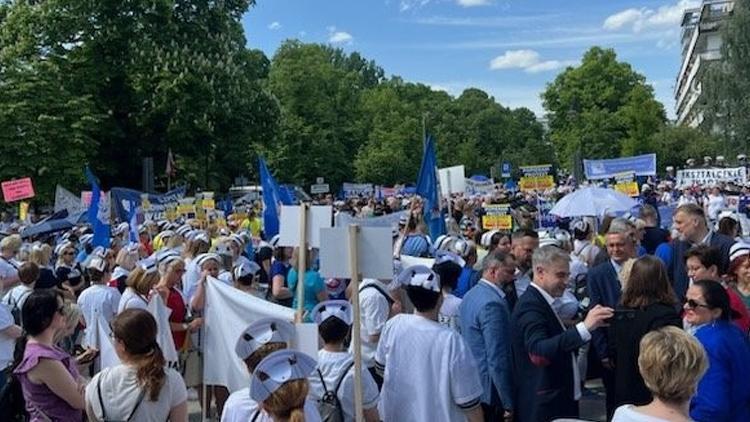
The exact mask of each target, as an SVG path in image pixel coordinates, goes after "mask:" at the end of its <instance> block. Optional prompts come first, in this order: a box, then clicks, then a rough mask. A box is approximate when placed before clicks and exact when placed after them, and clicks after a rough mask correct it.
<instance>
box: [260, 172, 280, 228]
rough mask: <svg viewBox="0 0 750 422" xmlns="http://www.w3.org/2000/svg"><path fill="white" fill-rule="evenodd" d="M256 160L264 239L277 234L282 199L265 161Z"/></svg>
mask: <svg viewBox="0 0 750 422" xmlns="http://www.w3.org/2000/svg"><path fill="white" fill-rule="evenodd" d="M258 162H259V164H258V167H259V173H260V185H261V187H262V188H263V233H264V234H265V236H266V239H270V238H272V237H273V236H276V235H277V234H279V212H278V206H279V203H280V202H282V201H281V196H280V195H279V185H277V184H276V180H274V178H273V176H272V175H271V172H270V171H268V166H266V161H265V160H264V159H263V158H258Z"/></svg>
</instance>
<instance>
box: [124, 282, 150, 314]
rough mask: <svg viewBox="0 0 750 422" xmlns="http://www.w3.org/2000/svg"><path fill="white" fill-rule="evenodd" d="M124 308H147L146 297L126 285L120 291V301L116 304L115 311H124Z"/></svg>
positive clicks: (145, 309)
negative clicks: (123, 289)
mask: <svg viewBox="0 0 750 422" xmlns="http://www.w3.org/2000/svg"><path fill="white" fill-rule="evenodd" d="M125 309H143V310H144V311H147V310H148V299H147V298H144V297H143V296H141V295H139V294H138V293H136V291H135V290H133V289H132V288H130V287H128V288H126V289H125V291H124V292H122V297H120V303H119V304H118V305H117V313H118V314H119V313H120V312H122V311H124V310H125Z"/></svg>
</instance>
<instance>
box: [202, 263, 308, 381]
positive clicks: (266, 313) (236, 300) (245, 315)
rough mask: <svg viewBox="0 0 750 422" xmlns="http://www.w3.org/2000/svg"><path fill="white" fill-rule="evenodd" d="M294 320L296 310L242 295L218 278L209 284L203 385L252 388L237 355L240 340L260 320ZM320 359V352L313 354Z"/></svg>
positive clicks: (210, 280) (204, 341)
mask: <svg viewBox="0 0 750 422" xmlns="http://www.w3.org/2000/svg"><path fill="white" fill-rule="evenodd" d="M268 317H273V318H279V319H283V320H287V321H290V322H291V321H293V320H294V310H292V309H290V308H286V307H284V306H280V305H276V304H274V303H270V302H267V301H265V300H263V299H259V298H257V297H255V296H253V295H251V294H249V293H244V292H241V291H239V290H237V289H235V288H234V287H231V286H228V285H226V284H224V283H222V282H221V281H219V280H217V279H215V278H209V280H208V281H207V282H206V307H205V309H204V320H203V336H204V337H203V357H204V359H203V361H204V364H203V382H204V383H205V384H207V385H223V386H226V387H227V388H228V389H229V391H231V392H234V391H237V390H239V389H242V388H245V387H247V386H248V385H250V376H249V374H248V373H247V367H245V363H244V362H242V361H241V360H240V358H238V357H237V354H235V352H234V347H235V344H236V343H237V339H238V338H239V337H240V334H242V331H244V330H245V328H247V326H248V325H250V323H251V322H253V321H256V320H258V319H260V318H268ZM312 356H313V357H316V356H317V351H316V352H314V353H313V355H312Z"/></svg>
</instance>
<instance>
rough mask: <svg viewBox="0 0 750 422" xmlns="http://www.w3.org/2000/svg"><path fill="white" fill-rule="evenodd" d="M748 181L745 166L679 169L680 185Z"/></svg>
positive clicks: (678, 182) (678, 183)
mask: <svg viewBox="0 0 750 422" xmlns="http://www.w3.org/2000/svg"><path fill="white" fill-rule="evenodd" d="M746 181H747V169H746V168H745V167H732V168H705V169H684V170H677V185H678V186H692V185H699V186H705V185H710V184H712V183H719V182H735V183H738V184H742V183H745V182H746Z"/></svg>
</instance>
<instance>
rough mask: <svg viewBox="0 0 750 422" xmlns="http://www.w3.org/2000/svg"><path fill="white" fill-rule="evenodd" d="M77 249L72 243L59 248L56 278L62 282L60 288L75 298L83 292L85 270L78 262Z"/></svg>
mask: <svg viewBox="0 0 750 422" xmlns="http://www.w3.org/2000/svg"><path fill="white" fill-rule="evenodd" d="M77 253H78V251H77V250H76V247H75V246H74V245H73V244H72V243H70V242H67V243H64V244H63V245H61V246H59V250H58V254H57V266H55V276H57V280H58V281H59V282H60V287H61V288H63V289H64V290H67V291H68V292H70V294H71V295H73V296H75V295H77V294H78V292H80V291H81V290H83V288H84V287H85V283H84V282H83V270H82V269H81V265H80V264H79V263H77V262H76V254H77Z"/></svg>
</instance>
